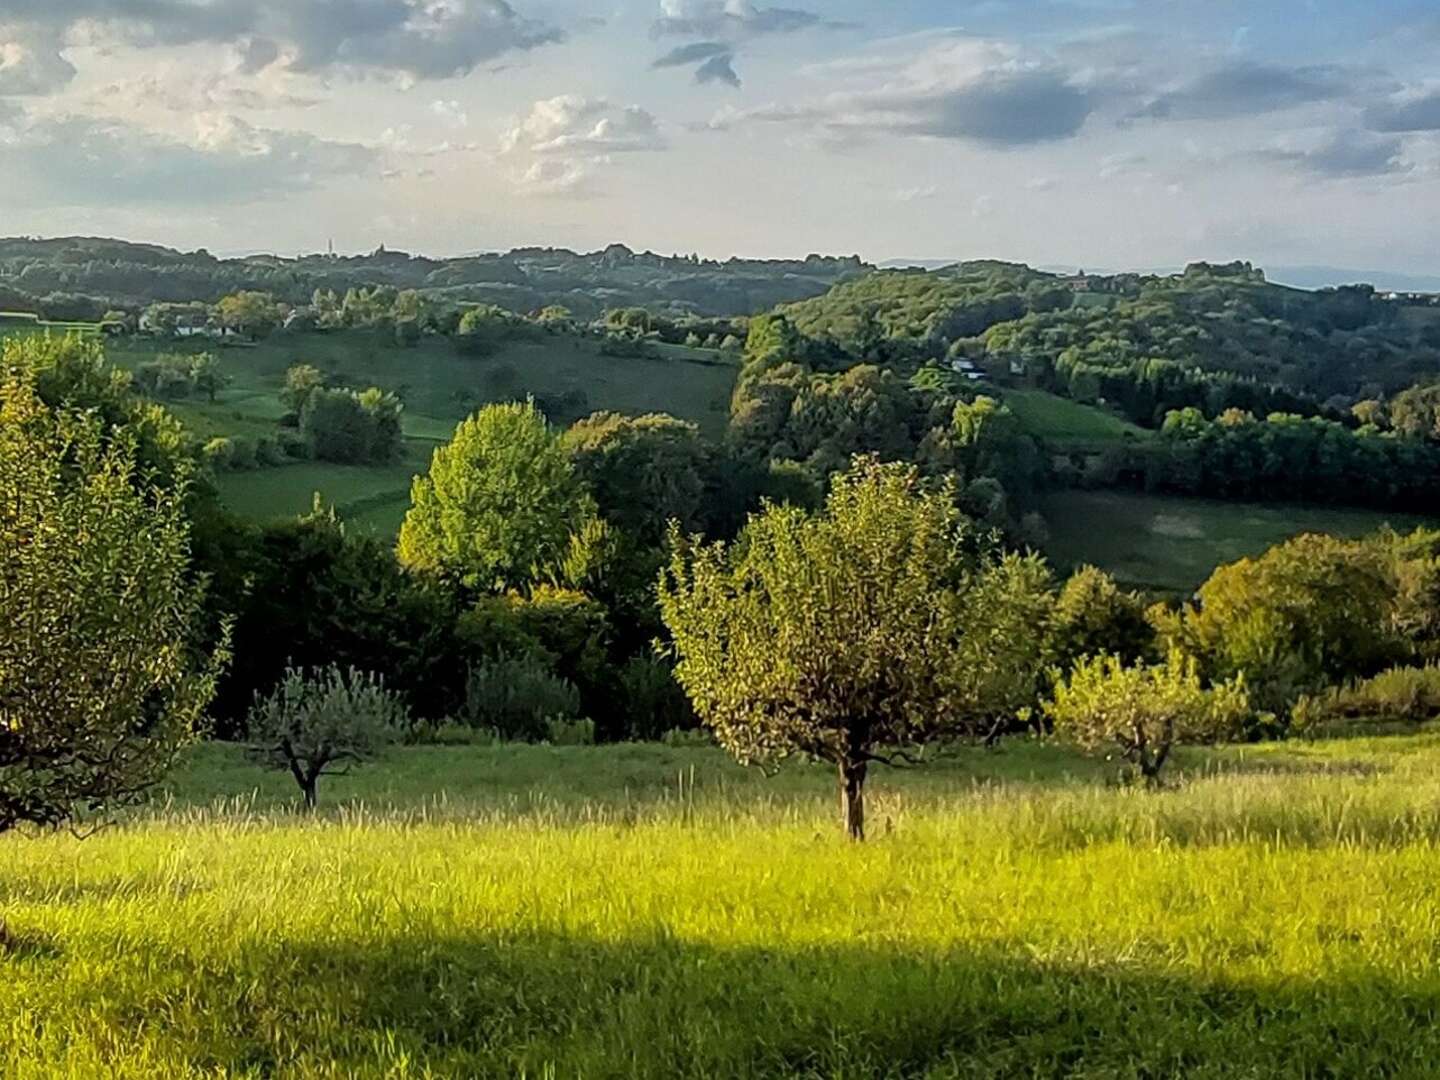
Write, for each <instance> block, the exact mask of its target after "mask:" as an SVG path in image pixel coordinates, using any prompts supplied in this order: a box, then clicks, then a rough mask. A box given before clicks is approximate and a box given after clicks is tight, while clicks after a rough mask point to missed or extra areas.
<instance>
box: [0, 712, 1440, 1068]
mask: <svg viewBox="0 0 1440 1080" xmlns="http://www.w3.org/2000/svg"><path fill="white" fill-rule="evenodd" d="M1182 765H1183V766H1184V768H1185V771H1183V772H1181V773H1177V774H1176V784H1175V786H1174V787H1173V788H1172V789H1170V790H1166V791H1162V792H1159V793H1146V792H1144V791H1138V790H1134V789H1128V788H1119V787H1115V786H1113V785H1111V784H1109V783H1107V781H1106V777H1108V776H1109V775H1110V768H1109V767H1107V766H1105V765H1104V764H1103V763H1099V762H1094V761H1086V760H1084V759H1080V758H1077V757H1075V756H1074V755H1073V754H1071V753H1069V752H1067V751H1065V750H1063V749H1061V748H1051V747H1044V746H1038V745H1034V744H1012V745H1011V746H1010V747H1009V748H1006V749H1002V750H1001V751H999V752H995V753H987V752H984V751H964V752H961V753H958V754H956V755H955V756H954V757H953V758H951V759H948V760H946V761H944V762H939V763H936V764H934V765H932V766H931V767H929V768H927V769H925V770H923V771H914V772H906V773H879V774H877V775H876V777H875V778H874V780H873V781H872V786H873V788H874V793H873V805H872V820H873V822H874V824H875V828H874V830H873V832H874V837H873V839H872V840H871V841H870V842H868V843H867V844H866V845H864V846H850V845H848V844H846V843H845V842H844V841H843V840H842V839H841V837H840V834H839V829H838V824H837V822H836V821H835V814H834V812H833V808H832V799H831V792H830V789H829V777H828V776H827V775H825V774H823V773H820V772H818V771H815V770H811V769H794V770H786V771H785V772H783V773H782V774H781V775H780V776H779V777H777V778H774V779H767V778H765V777H763V776H761V775H760V774H758V773H753V772H742V771H741V770H739V769H737V768H736V767H734V766H732V765H729V764H727V763H726V762H725V760H724V759H723V758H722V757H721V756H720V755H719V754H718V752H716V751H713V750H707V749H671V748H666V747H661V746H646V747H635V746H621V747H609V748H599V749H593V748H547V747H506V746H500V747H487V748H465V749H438V748H436V749H412V750H405V751H397V752H395V754H394V755H393V756H392V757H391V758H390V759H389V760H388V761H387V762H385V763H383V764H381V765H378V766H375V767H372V768H371V769H369V770H368V771H366V772H362V773H360V774H357V775H356V776H355V777H353V778H351V779H349V780H340V781H334V782H332V783H331V785H330V787H329V789H328V790H326V791H322V800H323V799H325V798H326V796H327V795H328V796H329V797H330V799H331V806H330V807H329V809H326V810H323V811H322V813H321V814H320V815H318V816H317V817H316V818H314V819H305V818H302V817H299V816H295V815H293V814H292V813H290V812H289V811H288V809H287V805H288V801H289V794H288V792H287V791H286V790H285V787H284V785H283V784H282V783H281V782H280V779H281V778H279V777H275V776H272V775H267V774H261V773H259V772H258V771H255V770H254V769H253V767H251V766H249V765H248V764H246V762H245V761H244V758H243V756H242V755H241V754H240V753H239V752H238V751H235V750H233V749H225V748H214V747H209V748H203V749H202V750H201V751H200V752H199V753H198V754H197V755H196V756H195V757H194V759H193V760H192V762H191V763H190V765H189V766H188V767H187V768H186V769H185V770H183V771H182V772H181V773H180V774H179V775H177V777H176V778H175V780H174V782H173V783H172V785H171V788H170V791H169V793H168V800H169V801H168V802H163V803H160V804H157V805H156V806H154V807H152V808H151V809H149V810H148V811H145V812H143V813H141V814H140V815H138V816H137V817H136V818H135V819H133V820H131V821H130V822H128V823H126V824H124V825H122V826H120V827H117V828H112V829H109V830H107V831H104V832H101V833H100V834H98V835H96V836H93V837H91V838H89V839H86V840H79V839H75V838H73V837H70V836H68V835H63V836H52V837H48V838H43V839H39V840H34V839H26V838H22V837H17V836H10V837H5V838H0V910H3V911H4V912H5V914H6V918H7V919H8V922H9V927H10V935H11V937H12V943H11V945H10V946H9V947H8V949H6V950H5V951H4V952H3V953H0V1017H3V1018H4V1020H3V1022H0V1075H3V1076H5V1077H6V1078H7V1080H8V1078H30V1077H52V1076H74V1077H97V1076H105V1077H116V1078H120V1077H157V1076H164V1077H200V1076H205V1077H236V1076H246V1077H262V1076H286V1077H312V1076H315V1077H320V1076H324V1077H422V1076H424V1077H484V1076H507V1077H508V1076H527V1077H577V1076H586V1077H632V1076H641V1077H674V1076H694V1077H707V1078H708V1077H732V1076H734V1077H739V1076H756V1077H773V1076H794V1077H801V1076H804V1077H822V1076H823V1077H872V1076H894V1077H901V1076H905V1077H918V1076H926V1077H961V1076H963V1077H1001V1076H1015V1077H1020V1076H1024V1077H1034V1076H1057V1077H1058V1076H1078V1077H1107V1078H1108V1077H1181V1076H1184V1077H1283V1076H1295V1077H1320V1076H1333V1077H1342V1076H1344V1077H1349V1076H1355V1077H1360V1076H1365V1077H1369V1076H1391V1077H1409V1076H1414V1077H1424V1076H1432V1075H1434V1072H1433V1069H1434V1062H1435V1061H1436V1060H1440V1024H1437V1021H1440V973H1437V972H1440V969H1437V965H1436V955H1437V950H1440V905H1437V904H1436V902H1435V898H1434V883H1435V867H1436V865H1437V856H1440V851H1437V839H1440V810H1437V807H1440V779H1437V778H1440V768H1437V766H1440V736H1437V735H1434V734H1430V735H1416V736H1411V737H1397V738H1391V739H1385V740H1349V741H1336V742H1330V743H1316V744H1298V745H1287V746H1265V747H1255V748H1249V749H1246V750H1228V751H1224V752H1215V753H1201V752H1192V753H1190V754H1188V755H1186V756H1185V758H1184V759H1183V761H1182Z"/></svg>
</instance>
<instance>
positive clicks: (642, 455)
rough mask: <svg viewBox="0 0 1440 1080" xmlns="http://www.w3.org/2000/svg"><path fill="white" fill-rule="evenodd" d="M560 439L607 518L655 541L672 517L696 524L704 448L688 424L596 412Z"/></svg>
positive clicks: (701, 499)
mask: <svg viewBox="0 0 1440 1080" xmlns="http://www.w3.org/2000/svg"><path fill="white" fill-rule="evenodd" d="M561 441H562V444H563V445H564V447H565V449H566V450H567V451H568V452H569V454H570V460H571V461H573V462H574V463H575V470H576V472H577V473H578V474H579V475H580V477H581V479H582V480H584V481H585V483H586V484H587V485H588V486H589V488H590V492H591V494H592V495H594V497H595V501H596V503H597V505H598V507H599V511H600V513H601V515H603V516H604V518H605V519H606V520H607V521H610V522H611V523H612V524H614V525H616V526H618V527H620V528H622V529H625V530H626V531H627V532H629V533H631V534H632V535H634V536H635V537H637V538H638V539H640V540H641V541H642V542H644V543H647V544H659V543H661V542H662V541H663V540H664V539H665V531H666V528H667V523H668V522H670V521H671V520H674V521H678V522H679V523H680V527H681V529H682V530H684V531H686V532H691V531H694V530H696V529H699V528H701V527H702V524H703V523H702V520H701V518H702V513H701V511H702V509H703V507H704V501H705V481H706V471H707V468H708V464H709V461H708V457H709V454H708V450H707V447H706V446H705V444H704V442H703V441H702V440H701V438H700V431H699V429H698V428H697V427H696V426H695V425H694V424H691V423H687V422H685V421H682V420H676V419H675V418H674V417H672V416H666V415H663V414H651V415H649V416H639V417H627V416H620V415H619V414H617V413H595V414H594V415H593V416H590V417H588V418H586V419H584V420H581V421H580V422H579V423H577V424H575V425H574V426H573V427H571V428H570V429H569V430H568V431H567V432H566V433H565V435H564V436H563V437H562V440H561Z"/></svg>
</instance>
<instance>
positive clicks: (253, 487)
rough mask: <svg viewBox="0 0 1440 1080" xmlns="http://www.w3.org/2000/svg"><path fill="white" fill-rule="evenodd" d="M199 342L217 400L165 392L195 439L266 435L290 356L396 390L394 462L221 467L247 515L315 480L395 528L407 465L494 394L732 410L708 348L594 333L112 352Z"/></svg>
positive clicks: (315, 488)
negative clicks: (620, 342) (403, 442)
mask: <svg viewBox="0 0 1440 1080" xmlns="http://www.w3.org/2000/svg"><path fill="white" fill-rule="evenodd" d="M206 349H210V350H212V351H215V352H216V354H217V355H218V356H219V358H220V362H221V366H222V369H223V370H224V372H225V374H226V375H228V376H229V378H230V384H229V386H228V387H227V388H226V389H225V390H224V391H222V392H221V394H220V395H219V398H218V400H217V401H216V402H215V403H213V404H212V403H209V402H207V401H204V400H203V399H190V400H182V401H173V402H166V405H167V407H168V408H170V409H171V410H172V411H173V412H174V413H175V414H176V415H177V416H179V417H180V419H181V420H182V421H184V423H185V424H186V426H187V427H189V428H190V430H192V431H193V432H194V433H195V434H196V436H197V437H199V438H200V439H202V440H209V439H212V438H216V437H219V436H238V437H244V438H249V439H258V438H262V437H266V436H270V437H273V436H274V435H275V434H276V431H277V428H276V424H277V421H278V420H279V419H280V417H281V415H282V414H283V412H284V409H283V407H282V406H281V404H280V400H279V392H280V389H281V387H282V386H283V384H284V379H285V372H286V371H287V370H289V368H291V367H293V366H294V365H296V364H302V363H304V364H312V365H314V366H315V367H317V368H319V369H320V370H321V371H323V372H325V374H326V375H327V376H329V377H330V379H331V380H332V381H333V382H335V383H337V384H341V385H348V386H354V387H361V388H363V387H367V386H379V387H381V388H383V389H386V390H391V391H394V392H395V393H397V394H399V395H400V397H401V398H402V400H403V401H404V402H405V412H404V416H403V424H404V430H405V435H406V437H407V440H408V449H407V453H406V455H405V459H404V460H403V461H402V462H400V463H398V464H396V465H394V466H387V467H384V468H374V469H367V468H356V467H353V466H342V465H327V464H324V463H305V464H296V465H289V466H283V467H279V468H269V469H262V470H259V471H255V472H241V473H227V474H224V475H222V476H220V477H219V478H218V481H217V483H218V487H219V489H220V494H221V498H222V500H223V501H224V502H225V503H226V504H227V505H228V506H229V507H230V508H231V509H233V510H234V511H236V512H237V513H239V514H242V515H244V516H246V517H250V518H254V519H256V520H265V519H269V518H274V517H279V516H290V515H293V514H296V513H301V512H304V511H307V510H309V508H310V506H311V503H312V501H313V498H314V495H315V493H316V492H319V493H320V494H322V495H323V496H324V497H325V499H326V500H327V501H328V502H330V503H332V504H334V505H335V506H336V507H337V508H338V509H339V510H340V512H341V514H342V516H344V517H345V518H346V519H347V520H348V521H350V522H351V523H352V524H354V525H356V526H358V527H360V528H363V529H366V530H369V531H373V532H376V533H379V534H390V535H393V533H394V532H395V531H396V530H397V529H398V528H399V524H400V521H401V520H402V519H403V517H404V514H405V510H406V509H407V507H408V505H409V495H410V480H411V477H412V476H413V475H414V474H415V473H417V472H423V471H424V470H425V469H426V468H427V467H428V465H429V461H430V454H431V451H432V450H433V449H434V447H435V445H436V444H437V443H438V442H442V441H445V440H448V439H449V438H450V436H451V434H452V433H453V432H454V430H455V425H456V424H457V423H459V422H460V421H461V420H463V419H464V418H465V417H466V416H468V415H469V414H470V413H472V412H473V411H475V410H476V409H478V408H479V407H481V406H482V405H484V404H486V403H488V402H490V401H498V400H512V399H514V398H516V397H523V396H525V395H527V394H534V395H537V396H540V395H555V396H558V395H561V394H564V393H566V392H567V391H580V392H581V393H583V394H584V404H583V407H582V408H581V409H580V410H579V411H580V412H581V413H588V412H590V411H592V410H593V411H598V410H602V409H609V410H615V411H618V412H625V413H632V414H639V413H647V412H669V413H671V414H672V415H675V416H679V417H681V418H683V419H687V420H693V421H695V422H696V423H698V424H699V425H700V426H701V428H702V429H703V430H704V431H706V432H707V433H708V434H710V435H718V434H719V433H721V432H723V430H724V427H725V424H726V421H727V418H728V415H729V402H730V393H731V390H732V388H733V385H734V381H735V373H736V369H735V368H734V367H733V366H732V365H731V364H730V363H729V362H728V361H724V360H723V358H721V357H720V354H718V353H715V352H713V351H706V350H694V349H686V348H684V347H682V346H667V347H665V348H664V349H663V350H660V352H659V353H658V356H657V358H655V359H648V358H647V359H633V358H616V357H606V356H601V355H600V353H599V349H598V346H597V344H596V343H595V342H594V341H591V340H589V339H585V338H578V337H566V336H560V335H556V336H553V337H547V338H544V339H542V340H539V341H533V342H513V343H510V344H508V345H505V346H503V347H502V348H501V349H500V350H499V351H497V352H496V354H495V355H493V356H489V357H484V358H474V357H466V356H461V355H459V354H457V353H456V351H455V350H454V348H453V347H452V345H451V344H450V343H449V342H448V341H441V340H437V339H427V340H426V341H424V342H422V344H421V345H420V346H418V347H416V348H413V349H402V348H397V347H395V346H393V345H391V344H390V343H389V342H387V341H385V340H382V339H381V338H380V337H378V336H377V335H375V334H372V333H367V332H360V331H354V332H335V333H324V334H305V335H295V336H290V335H284V334H278V335H275V336H274V337H272V338H269V339H267V340H266V341H264V342H262V343H260V344H259V345H256V346H253V347H245V346H235V345H230V346H223V347H221V346H217V345H216V344H215V343H214V342H208V341H193V340H191V341H178V342H157V341H153V340H150V339H145V338H130V339H119V340H116V341H113V342H111V343H110V345H109V346H108V348H107V352H108V354H109V356H110V357H111V359H112V360H114V361H115V362H116V363H117V364H119V365H120V366H122V367H132V368H133V367H134V366H136V365H138V364H141V363H143V362H145V361H146V360H148V359H150V358H152V357H153V356H154V355H155V354H156V353H157V352H161V351H183V352H200V351H204V350H206Z"/></svg>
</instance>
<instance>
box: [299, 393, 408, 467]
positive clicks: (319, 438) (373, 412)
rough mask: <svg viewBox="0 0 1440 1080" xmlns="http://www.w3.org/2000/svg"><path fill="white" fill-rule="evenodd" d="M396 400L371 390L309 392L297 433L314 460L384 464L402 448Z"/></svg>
mask: <svg viewBox="0 0 1440 1080" xmlns="http://www.w3.org/2000/svg"><path fill="white" fill-rule="evenodd" d="M400 412H401V405H400V400H399V399H398V398H397V397H396V396H395V395H394V394H390V393H386V392H385V391H383V390H379V389H377V388H374V387H371V388H370V389H369V390H366V391H364V392H362V393H358V394H357V393H356V392H355V391H353V390H325V389H318V390H314V391H312V392H311V393H310V394H309V396H308V397H307V399H306V401H305V408H304V410H303V411H302V412H301V414H300V433H301V434H302V435H304V436H305V438H307V439H308V440H310V445H311V446H312V447H313V449H314V453H315V457H317V458H318V459H320V460H321V461H334V462H338V463H340V464H349V465H359V464H384V463H386V462H388V461H392V460H394V459H395V457H397V456H398V455H399V452H400V448H401V445H402V435H401V429H400Z"/></svg>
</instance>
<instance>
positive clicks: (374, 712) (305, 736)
mask: <svg viewBox="0 0 1440 1080" xmlns="http://www.w3.org/2000/svg"><path fill="white" fill-rule="evenodd" d="M409 726H410V713H409V709H407V708H406V706H405V703H404V702H403V701H402V700H401V699H400V697H399V696H398V695H396V694H394V693H391V692H390V691H389V690H386V689H385V680H384V679H383V678H381V677H380V676H379V675H372V674H369V673H367V672H363V671H360V670H358V669H356V668H350V669H349V670H341V669H340V668H339V667H337V666H334V665H332V666H330V667H328V668H325V669H323V670H305V669H301V668H288V669H286V671H285V675H284V677H283V678H282V679H281V680H280V682H279V684H278V685H277V686H276V687H275V688H274V689H273V690H271V691H270V693H268V694H260V693H257V694H256V695H255V704H254V706H253V707H252V708H251V710H250V716H249V730H250V739H251V741H252V743H253V744H254V750H255V752H256V753H257V754H258V755H259V756H260V758H261V759H262V761H264V762H265V763H267V764H269V765H271V766H273V767H275V768H280V769H288V770H289V771H290V775H291V776H293V777H294V778H295V783H297V784H298V785H299V786H300V792H301V794H302V795H304V797H305V805H306V806H307V807H310V808H311V809H313V808H314V806H315V800H316V792H317V788H318V786H319V783H320V778H321V777H322V776H344V775H346V774H348V773H349V771H350V768H351V766H353V765H356V764H358V763H360V762H363V761H367V760H369V759H370V758H372V757H374V756H375V754H376V753H377V752H378V751H379V750H381V749H382V748H384V747H386V746H388V745H390V744H392V743H394V742H396V741H398V740H399V738H400V737H401V735H402V734H403V733H404V731H405V730H406V729H407V728H408V727H409Z"/></svg>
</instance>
